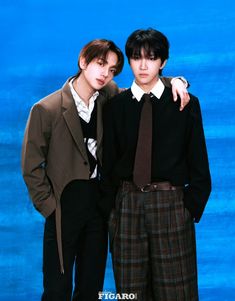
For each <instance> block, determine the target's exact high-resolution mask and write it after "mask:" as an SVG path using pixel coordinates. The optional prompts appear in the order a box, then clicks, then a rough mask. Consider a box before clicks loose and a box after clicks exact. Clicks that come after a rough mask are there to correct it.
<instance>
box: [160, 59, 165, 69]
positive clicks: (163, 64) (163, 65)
mask: <svg viewBox="0 0 235 301" xmlns="http://www.w3.org/2000/svg"><path fill="white" fill-rule="evenodd" d="M166 63H167V60H165V61H164V62H163V63H162V65H161V67H160V69H163V68H164V67H165V66H166Z"/></svg>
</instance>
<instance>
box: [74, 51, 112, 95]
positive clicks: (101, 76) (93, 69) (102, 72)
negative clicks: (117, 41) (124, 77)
mask: <svg viewBox="0 0 235 301" xmlns="http://www.w3.org/2000/svg"><path fill="white" fill-rule="evenodd" d="M117 63H118V57H117V55H116V53H114V52H112V51H109V52H108V53H107V56H106V58H105V59H102V58H95V59H93V60H92V61H91V62H90V63H89V64H88V65H87V64H86V62H85V59H84V58H81V59H80V68H81V69H82V74H83V77H84V79H85V81H86V84H87V85H88V86H89V87H90V88H91V89H92V90H94V91H96V90H100V89H101V88H103V87H104V86H106V85H107V84H108V83H109V82H110V81H111V80H112V79H113V77H114V75H115V72H116V65H117Z"/></svg>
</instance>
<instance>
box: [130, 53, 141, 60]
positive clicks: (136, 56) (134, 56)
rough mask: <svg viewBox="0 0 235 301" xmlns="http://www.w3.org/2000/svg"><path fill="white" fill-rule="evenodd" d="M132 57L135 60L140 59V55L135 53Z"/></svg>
mask: <svg viewBox="0 0 235 301" xmlns="http://www.w3.org/2000/svg"><path fill="white" fill-rule="evenodd" d="M132 59H133V60H134V61H137V60H139V59H140V56H139V55H137V54H135V55H133V57H132Z"/></svg>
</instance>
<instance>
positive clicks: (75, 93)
mask: <svg viewBox="0 0 235 301" xmlns="http://www.w3.org/2000/svg"><path fill="white" fill-rule="evenodd" d="M74 79H75V78H72V79H71V81H70V82H69V86H70V89H71V93H72V95H73V98H74V101H75V103H82V104H84V101H83V100H82V98H81V97H80V96H79V95H78V93H77V92H76V91H75V89H74V87H73V81H74ZM98 96H99V91H95V93H94V94H93V95H92V96H91V98H90V99H89V104H90V102H94V101H95V100H96V98H97V97H98ZM84 105H85V104H84Z"/></svg>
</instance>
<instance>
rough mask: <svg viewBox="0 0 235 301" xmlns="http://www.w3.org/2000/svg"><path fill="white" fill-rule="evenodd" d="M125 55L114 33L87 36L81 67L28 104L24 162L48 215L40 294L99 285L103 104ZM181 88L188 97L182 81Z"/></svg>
mask: <svg viewBox="0 0 235 301" xmlns="http://www.w3.org/2000/svg"><path fill="white" fill-rule="evenodd" d="M123 62H124V59H123V54H122V52H121V51H120V49H119V48H118V47H117V46H116V45H115V44H114V43H113V42H112V41H108V40H94V41H92V42H90V43H88V44H87V45H86V46H85V47H84V48H83V49H82V51H81V53H80V56H79V62H78V66H79V71H78V74H77V75H75V76H74V77H72V78H70V79H68V80H67V81H66V83H65V84H64V86H63V87H62V88H61V89H60V90H58V91H56V92H54V93H52V94H51V95H49V96H47V97H45V98H44V99H42V100H41V101H39V102H38V103H36V104H35V105H34V106H33V107H32V109H31V112H30V116H29V119H28V122H27V126H26V130H25V136H24V142H23V150H22V170H23V177H24V180H25V182H26V185H27V187H28V190H29V193H30V196H31V198H32V201H33V204H34V206H35V208H36V209H37V210H38V211H39V212H40V213H41V214H42V215H43V216H44V217H45V218H46V220H45V229H44V241H43V286H44V292H43V295H42V300H43V301H45V300H47V301H65V300H66V301H67V300H71V298H72V300H83V301H84V300H87V301H94V300H97V299H98V292H99V291H102V287H103V280H104V272H105V263H106V255H107V229H106V220H105V219H104V218H103V216H102V214H100V213H102V212H104V211H105V210H104V209H105V208H104V207H105V206H102V203H101V202H100V189H99V174H100V168H101V162H102V135H103V127H102V106H103V104H104V103H105V102H106V101H107V99H109V98H110V97H111V96H113V95H114V94H117V93H118V88H117V86H116V85H115V84H114V82H111V80H112V79H113V77H114V76H115V75H117V74H118V73H119V72H121V70H122V67H123ZM175 85H176V86H177V85H178V87H179V86H180V80H178V81H175ZM180 87H181V86H180ZM179 90H180V91H179V92H178V93H180V94H181V96H184V97H182V98H184V99H183V100H185V99H186V102H187V97H188V96H187V93H185V91H186V90H185V89H184V86H182V87H181V88H179ZM62 250H63V252H62ZM74 265H75V288H74V291H73V288H72V283H73V279H72V275H73V266H74ZM72 292H73V297H72Z"/></svg>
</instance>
